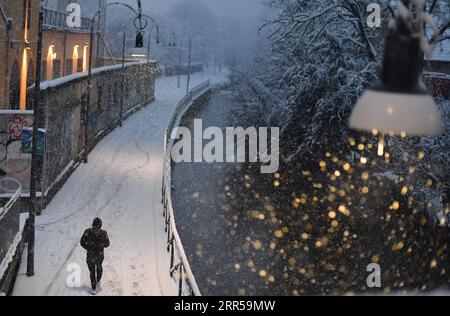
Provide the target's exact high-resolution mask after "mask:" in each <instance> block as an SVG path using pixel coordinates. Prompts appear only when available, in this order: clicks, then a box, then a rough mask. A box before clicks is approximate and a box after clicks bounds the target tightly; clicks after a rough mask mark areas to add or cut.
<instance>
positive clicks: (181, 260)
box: [162, 80, 210, 296]
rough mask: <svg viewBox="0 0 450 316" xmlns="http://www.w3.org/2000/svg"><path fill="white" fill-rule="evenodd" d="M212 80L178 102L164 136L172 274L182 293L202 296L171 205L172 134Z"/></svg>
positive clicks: (165, 200)
mask: <svg viewBox="0 0 450 316" xmlns="http://www.w3.org/2000/svg"><path fill="white" fill-rule="evenodd" d="M209 89H210V81H209V80H208V81H205V82H204V83H202V84H200V85H198V86H197V87H195V88H193V89H192V90H191V91H190V93H189V94H188V95H186V96H185V97H184V98H183V99H182V100H181V101H180V102H179V103H178V105H177V109H176V112H175V115H174V116H173V117H172V120H171V122H170V124H169V127H168V129H167V131H166V134H165V138H164V165H163V183H162V203H163V209H164V212H163V216H164V223H165V231H166V233H167V251H168V252H170V276H171V277H172V278H173V277H175V274H178V282H179V283H178V285H179V291H178V295H179V296H201V295H202V294H201V292H200V289H199V287H198V285H197V282H196V280H195V277H194V274H193V273H192V270H191V267H190V264H189V260H188V257H187V255H186V252H185V251H184V248H183V243H182V242H181V238H180V235H179V234H178V230H177V225H176V222H175V216H174V211H173V206H172V159H171V155H170V153H171V149H172V147H173V144H174V141H173V140H172V139H171V137H169V135H170V133H171V132H172V130H173V129H174V128H175V127H177V126H179V125H180V122H181V119H182V117H183V116H184V114H185V113H186V111H187V110H188V109H189V108H190V107H191V105H192V104H193V101H195V100H196V99H198V98H199V97H200V96H202V95H203V94H205V93H206V92H208V91H209Z"/></svg>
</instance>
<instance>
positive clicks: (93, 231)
mask: <svg viewBox="0 0 450 316" xmlns="http://www.w3.org/2000/svg"><path fill="white" fill-rule="evenodd" d="M102 226H103V223H102V220H101V219H100V218H96V219H95V220H94V223H93V225H92V228H90V229H87V230H86V231H85V232H84V234H83V237H82V238H81V242H80V244H81V247H83V248H84V249H86V251H87V258H86V262H87V266H88V268H89V272H90V278H91V285H92V294H93V295H96V294H97V290H100V282H101V280H102V276H103V266H102V265H103V261H104V259H105V252H104V250H105V248H108V247H109V246H110V242H109V238H108V233H107V232H106V231H104V230H102Z"/></svg>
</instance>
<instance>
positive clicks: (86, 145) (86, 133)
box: [84, 16, 96, 164]
mask: <svg viewBox="0 0 450 316" xmlns="http://www.w3.org/2000/svg"><path fill="white" fill-rule="evenodd" d="M95 18H96V16H94V17H93V19H92V23H91V39H90V45H89V70H88V77H87V96H86V104H85V108H84V163H85V164H87V163H88V157H89V105H90V104H91V90H92V87H91V76H92V52H93V49H92V46H93V42H94V24H95Z"/></svg>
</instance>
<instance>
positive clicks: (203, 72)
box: [202, 44, 205, 78]
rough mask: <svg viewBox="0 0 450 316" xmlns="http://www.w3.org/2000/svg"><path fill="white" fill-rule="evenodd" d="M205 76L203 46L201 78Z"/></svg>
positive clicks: (203, 50)
mask: <svg viewBox="0 0 450 316" xmlns="http://www.w3.org/2000/svg"><path fill="white" fill-rule="evenodd" d="M204 76H205V44H203V47H202V78H203V77H204Z"/></svg>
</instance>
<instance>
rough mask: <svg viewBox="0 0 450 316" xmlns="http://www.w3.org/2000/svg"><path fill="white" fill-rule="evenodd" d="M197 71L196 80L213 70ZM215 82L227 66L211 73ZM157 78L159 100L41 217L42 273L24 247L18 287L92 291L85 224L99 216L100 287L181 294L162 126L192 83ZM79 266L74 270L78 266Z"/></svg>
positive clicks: (108, 143) (108, 141)
mask: <svg viewBox="0 0 450 316" xmlns="http://www.w3.org/2000/svg"><path fill="white" fill-rule="evenodd" d="M211 76H212V75H211V74H208V73H206V74H205V75H204V78H202V75H201V74H200V73H199V74H195V75H193V77H192V87H194V86H195V85H197V84H199V83H200V82H202V81H203V80H206V79H208V78H209V77H211ZM211 79H212V84H217V83H222V82H224V81H226V80H227V74H226V73H222V74H219V73H218V74H217V76H214V77H212V78H211ZM182 83H183V85H182V87H181V88H179V89H178V88H177V78H176V77H170V78H161V79H158V80H157V82H156V101H155V102H153V103H151V104H150V105H148V106H147V107H146V108H144V109H142V110H141V111H140V112H138V113H136V114H135V115H134V116H132V117H131V118H129V119H128V120H127V121H126V122H125V123H124V126H123V128H117V129H116V130H115V131H113V132H112V133H111V134H110V135H108V136H107V137H106V138H105V139H104V140H103V141H102V142H101V143H99V144H98V145H97V147H96V148H95V149H94V150H93V152H92V153H91V155H90V156H89V164H87V165H81V166H80V167H79V168H78V169H77V170H76V171H75V173H74V174H73V175H72V177H71V178H70V179H69V180H68V181H67V183H66V184H65V186H64V187H63V188H62V189H61V191H60V192H59V193H58V194H57V195H56V196H55V198H54V199H53V201H52V202H51V203H50V205H49V206H48V207H47V208H46V209H45V210H44V211H43V215H42V216H40V217H38V218H37V232H36V271H35V272H36V276H35V277H32V278H27V277H26V275H25V271H26V251H25V253H24V256H23V260H22V266H21V267H20V272H19V276H18V279H17V283H16V286H15V290H14V295H16V296H21V295H31V296H34V295H44V296H47V295H57V296H66V295H68V296H74V295H89V294H88V291H89V287H90V281H89V273H88V270H87V267H86V264H85V251H84V250H83V249H82V248H81V246H79V240H80V238H81V235H82V234H83V232H84V230H85V229H87V228H89V227H90V226H91V224H92V221H93V219H94V218H95V217H97V216H98V217H101V218H102V219H103V222H104V229H106V230H107V231H108V234H109V237H110V239H111V247H110V248H109V249H106V251H105V262H104V277H103V281H102V288H103V290H102V292H101V293H100V295H105V296H106V295H108V296H110V295H145V296H158V295H176V294H177V281H176V280H173V279H171V278H170V276H169V262H170V257H169V254H168V253H167V250H166V246H167V245H166V242H167V241H166V239H167V237H166V234H165V232H164V224H163V217H162V213H163V210H162V205H161V183H162V163H163V142H164V131H165V129H166V128H167V125H168V123H169V121H170V119H171V117H172V115H173V112H174V110H175V107H176V104H177V102H178V101H179V100H181V98H182V97H183V96H184V92H185V91H186V77H185V76H184V77H183V81H182ZM71 264H78V265H79V266H80V267H81V269H82V277H81V284H80V286H78V287H72V288H71V287H68V285H67V282H66V281H67V279H68V278H69V277H70V276H71V275H73V274H72V273H71V272H68V271H67V270H68V267H69V265H71ZM72 272H73V271H72Z"/></svg>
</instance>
